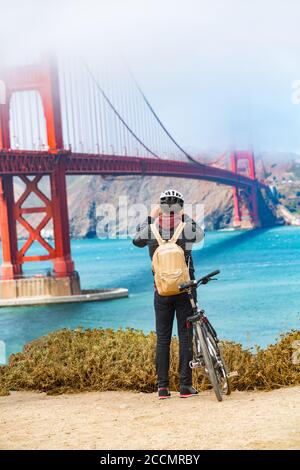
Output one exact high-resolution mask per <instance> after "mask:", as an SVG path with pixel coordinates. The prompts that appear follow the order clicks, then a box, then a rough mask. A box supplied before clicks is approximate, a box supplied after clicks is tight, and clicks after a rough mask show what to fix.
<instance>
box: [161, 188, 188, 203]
mask: <svg viewBox="0 0 300 470" xmlns="http://www.w3.org/2000/svg"><path fill="white" fill-rule="evenodd" d="M160 203H161V204H176V203H177V204H180V205H183V203H184V199H183V195H182V194H181V193H180V192H179V191H176V190H175V189H167V190H166V191H164V192H163V193H161V195H160Z"/></svg>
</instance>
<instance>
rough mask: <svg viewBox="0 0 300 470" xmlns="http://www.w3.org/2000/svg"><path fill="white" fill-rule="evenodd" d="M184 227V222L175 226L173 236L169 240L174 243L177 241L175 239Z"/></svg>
mask: <svg viewBox="0 0 300 470" xmlns="http://www.w3.org/2000/svg"><path fill="white" fill-rule="evenodd" d="M184 227H185V222H180V224H179V225H178V227H177V228H176V230H175V232H174V233H173V237H172V238H171V239H170V240H169V242H170V243H176V242H177V240H178V238H179V237H180V235H181V233H182V231H183V229H184Z"/></svg>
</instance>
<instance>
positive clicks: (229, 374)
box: [227, 370, 239, 379]
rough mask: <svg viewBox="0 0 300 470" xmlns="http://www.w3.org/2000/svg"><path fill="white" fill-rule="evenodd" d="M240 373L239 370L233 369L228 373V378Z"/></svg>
mask: <svg viewBox="0 0 300 470" xmlns="http://www.w3.org/2000/svg"><path fill="white" fill-rule="evenodd" d="M238 375H239V373H238V371H237V370H233V371H232V372H229V373H228V374H227V378H228V379H230V378H231V377H237V376H238Z"/></svg>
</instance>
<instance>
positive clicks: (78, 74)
mask: <svg viewBox="0 0 300 470" xmlns="http://www.w3.org/2000/svg"><path fill="white" fill-rule="evenodd" d="M102 78H103V77H102V76H101V73H99V72H98V71H97V70H94V69H92V68H90V67H89V66H88V65H87V64H86V63H84V62H80V61H79V62H78V63H77V64H76V65H72V64H71V65H70V64H68V66H60V65H58V62H57V61H56V60H54V59H53V58H52V59H49V58H47V59H45V60H44V61H40V62H38V63H34V64H30V65H24V66H14V67H6V68H2V69H1V71H0V225H1V238H2V253H3V262H2V280H3V281H11V283H10V285H13V286H15V283H14V281H15V280H18V279H19V278H21V277H22V267H23V265H24V263H26V262H35V261H46V260H51V261H52V262H53V270H54V276H55V278H56V279H69V280H70V279H71V281H68V282H67V284H68V289H69V290H68V289H67V291H68V292H70V293H72V292H73V293H74V292H75V291H78V285H77V284H78V282H79V281H78V276H76V271H75V266H74V262H73V260H72V256H71V248H70V235H69V219H68V207H67V188H66V176H67V175H82V174H93V175H115V176H117V175H125V176H126V175H128V176H129V175H147V176H174V177H179V178H191V179H198V180H207V181H213V182H216V183H220V184H224V185H228V186H231V187H232V188H233V210H234V225H235V226H240V225H241V224H242V223H243V220H245V219H247V221H248V224H250V225H251V227H253V228H255V227H260V226H261V225H262V220H261V216H260V207H259V206H260V205H261V204H262V201H263V200H264V199H263V198H260V195H261V193H262V192H265V193H266V194H268V192H269V187H268V186H267V185H266V184H265V183H264V182H263V181H259V180H258V179H257V178H256V174H255V161H254V155H253V152H251V151H233V152H232V153H231V155H230V169H224V168H220V167H217V166H214V165H207V164H203V163H201V162H198V161H197V160H196V159H195V158H194V157H193V156H191V155H190V154H189V153H188V152H186V151H185V150H184V149H183V148H182V147H181V146H180V145H179V144H178V142H177V141H176V140H175V139H174V138H173V136H172V135H171V134H170V133H169V131H168V130H167V129H166V127H165V126H164V124H163V123H162V122H161V120H160V118H159V117H158V115H157V114H156V113H155V111H154V109H153V107H152V106H151V104H150V103H149V101H148V100H147V98H146V96H145V95H144V93H143V92H142V90H141V88H140V87H139V86H138V85H137V84H135V91H132V89H130V87H129V90H127V91H126V90H125V91H122V90H121V89H120V88H119V87H115V88H114V86H113V83H111V82H110V83H109V86H108V90H107V89H105V88H104V87H103V85H102V83H103V80H102ZM241 164H242V166H243V167H244V168H243V171H241V169H240V168H241ZM16 177H18V178H19V179H20V180H21V181H22V183H23V187H24V188H23V192H22V194H21V195H20V196H19V197H18V198H16V197H15V193H14V181H15V180H14V179H15V178H16ZM44 177H48V178H49V181H50V192H49V194H46V193H45V191H44V190H43V188H41V185H40V183H41V180H42V179H43V178H44ZM31 195H35V196H36V197H37V198H38V200H39V201H40V202H39V204H32V205H30V203H29V201H30V196H31ZM79 196H80V195H79ZM259 201H260V202H259ZM33 214H35V215H39V219H40V220H39V223H38V224H37V225H36V226H33V225H32V224H31V223H30V221H29V217H30V216H32V215H33ZM50 222H51V223H52V224H53V233H54V240H53V243H52V244H51V243H50V242H49V240H47V239H46V238H45V237H44V236H43V230H44V229H45V227H47V225H48V224H49V223H50ZM19 227H22V228H23V230H26V232H27V239H26V240H25V241H24V243H23V244H20V241H18V228H19ZM36 242H37V243H39V244H40V245H41V246H42V248H43V249H44V250H45V253H44V254H42V255H32V254H30V253H29V250H30V247H31V246H32V245H33V243H36ZM20 245H21V246H20ZM76 283H77V284H76ZM76 285H77V287H76ZM14 289H15V287H14ZM8 291H9V292H8V293H6V294H5V293H4V294H3V293H2V296H3V295H4V296H7V297H13V296H16V295H17V294H16V292H15V290H14V291H13V293H11V290H10V288H9V289H8ZM62 292H65V290H64V289H62Z"/></svg>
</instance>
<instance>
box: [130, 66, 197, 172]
mask: <svg viewBox="0 0 300 470" xmlns="http://www.w3.org/2000/svg"><path fill="white" fill-rule="evenodd" d="M128 71H129V73H130V76H131V78H132V80H133V81H134V83H135V85H136V87H137V89H138V91H139V93H140V94H141V96H142V98H143V100H144V102H145V103H146V105H147V107H148V109H149V110H150V112H151V113H152V115H153V116H154V117H155V119H156V121H157V122H158V123H159V125H160V126H161V128H162V129H163V130H164V132H165V133H166V134H167V136H168V137H169V139H170V140H171V141H172V142H173V144H174V145H175V146H176V147H177V148H178V150H180V151H181V152H182V153H183V154H184V155H185V156H186V158H187V159H188V160H189V161H191V162H193V163H197V164H198V165H199V162H197V160H195V159H194V158H193V157H192V156H191V155H190V154H189V153H187V152H186V150H184V148H182V147H181V145H179V143H178V142H177V141H176V140H175V139H174V137H173V136H172V134H170V132H169V131H168V129H167V128H166V126H165V125H164V124H163V122H162V121H161V119H160V118H159V116H158V115H157V114H156V112H155V110H154V109H153V107H152V105H151V103H150V102H149V100H148V99H147V97H146V95H145V93H144V92H143V90H142V88H141V87H140V85H139V83H138V81H137V80H136V78H135V76H134V75H133V73H132V71H131V70H130V69H129V68H128Z"/></svg>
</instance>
